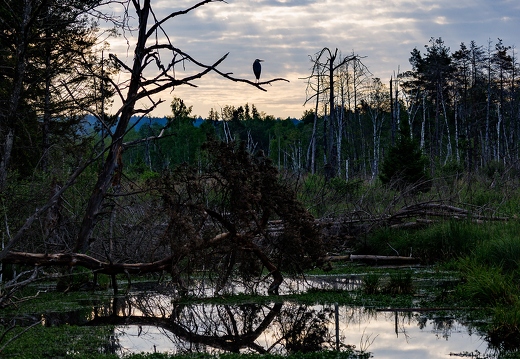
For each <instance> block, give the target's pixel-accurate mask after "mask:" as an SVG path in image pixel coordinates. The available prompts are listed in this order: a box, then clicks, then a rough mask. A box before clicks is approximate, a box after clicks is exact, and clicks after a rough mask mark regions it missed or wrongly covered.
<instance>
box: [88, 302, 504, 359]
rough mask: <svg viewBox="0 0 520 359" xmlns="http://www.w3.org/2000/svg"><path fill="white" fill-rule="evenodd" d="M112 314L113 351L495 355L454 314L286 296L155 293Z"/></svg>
mask: <svg viewBox="0 0 520 359" xmlns="http://www.w3.org/2000/svg"><path fill="white" fill-rule="evenodd" d="M150 299H151V302H150V301H149V300H150ZM456 317H458V318H459V319H456ZM117 318H119V319H116V318H114V317H113V316H112V319H115V320H112V321H110V322H111V323H112V324H116V327H115V331H114V337H113V338H114V345H113V347H114V348H115V352H116V353H117V354H127V353H139V352H155V351H156V352H167V353H187V352H209V353H219V352H223V351H233V352H237V351H240V352H251V353H282V354H283V353H287V351H295V350H303V351H306V350H320V349H329V350H330V349H338V348H339V349H340V350H342V349H345V347H346V346H352V345H354V346H355V348H356V349H357V350H362V351H364V352H370V353H371V354H372V355H373V357H374V358H420V359H438V358H450V357H454V356H459V357H460V356H461V355H462V354H470V353H471V354H476V353H481V356H480V357H481V358H482V357H487V358H494V357H496V356H495V355H494V353H493V352H492V351H491V350H490V349H489V348H488V344H487V342H486V341H485V340H484V339H483V335H482V334H481V333H478V332H477V331H476V330H475V329H473V327H472V325H471V323H465V322H463V319H460V316H457V313H451V314H446V313H442V315H441V313H435V312H428V313H420V312H385V311H374V310H368V309H366V308H362V307H348V306H335V305H315V306H305V305H301V304H297V303H292V302H284V303H272V304H268V305H257V304H244V305H214V304H204V305H203V304H198V305H189V306H178V305H177V306H176V305H172V304H171V303H169V302H168V299H167V298H166V297H161V296H160V295H155V296H148V299H147V300H145V299H144V298H143V297H141V299H136V298H134V299H132V300H131V301H128V300H126V301H125V302H124V303H120V304H119V309H118V315H117ZM105 319H106V318H105ZM96 320H99V324H101V323H103V322H106V323H108V321H104V320H103V318H94V319H93V321H94V322H95V321H96ZM484 355H485V356H484ZM468 356H469V355H468Z"/></svg>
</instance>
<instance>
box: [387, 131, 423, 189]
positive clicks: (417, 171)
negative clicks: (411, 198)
mask: <svg viewBox="0 0 520 359" xmlns="http://www.w3.org/2000/svg"><path fill="white" fill-rule="evenodd" d="M405 124H406V121H403V122H402V126H401V129H400V134H399V136H398V138H397V142H396V144H395V146H393V147H391V148H390V150H389V151H388V154H387V155H386V157H385V158H384V160H383V163H382V164H381V172H380V173H379V178H380V179H381V182H383V184H388V185H391V186H395V187H397V188H403V187H404V186H407V185H414V184H418V183H419V182H426V181H427V180H428V179H429V176H428V175H427V173H426V168H427V167H426V166H427V164H428V160H427V159H426V157H425V156H424V155H423V153H422V151H421V148H420V147H419V144H418V143H417V141H415V140H413V139H412V138H411V137H410V132H409V128H408V127H407V126H405ZM425 188H426V187H423V188H422V189H425Z"/></svg>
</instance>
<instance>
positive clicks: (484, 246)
mask: <svg viewBox="0 0 520 359" xmlns="http://www.w3.org/2000/svg"><path fill="white" fill-rule="evenodd" d="M505 226H507V227H511V228H506V229H505V230H501V231H499V232H498V233H497V235H495V236H493V238H492V239H490V240H488V241H485V242H483V243H481V244H480V245H479V246H476V247H475V250H474V251H473V255H472V257H473V258H475V260H476V261H477V262H479V263H484V264H486V265H489V266H492V267H497V268H501V269H502V270H504V271H505V272H507V273H515V272H516V273H520V238H518V232H517V231H518V230H519V226H518V225H513V224H510V225H505Z"/></svg>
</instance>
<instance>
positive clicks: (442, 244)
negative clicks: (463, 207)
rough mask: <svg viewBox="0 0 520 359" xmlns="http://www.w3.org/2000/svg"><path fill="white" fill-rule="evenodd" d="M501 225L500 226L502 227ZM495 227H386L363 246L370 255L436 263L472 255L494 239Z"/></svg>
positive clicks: (462, 224) (464, 223)
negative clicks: (399, 256) (416, 259)
mask: <svg viewBox="0 0 520 359" xmlns="http://www.w3.org/2000/svg"><path fill="white" fill-rule="evenodd" d="M499 226H500V225H499ZM493 228H495V227H494V225H491V224H488V225H486V224H482V225H480V226H475V225H474V224H473V223H472V222H471V221H469V220H468V221H464V220H462V221H457V220H452V221H447V222H440V223H439V224H435V225H431V226H428V227H427V228H424V229H422V230H419V231H418V230H398V229H392V228H382V229H380V230H377V231H375V232H374V233H372V234H370V235H369V237H368V239H367V240H366V241H365V242H363V246H360V249H359V250H360V251H362V252H363V253H367V254H380V255H395V254H396V251H397V253H398V254H399V255H402V256H409V255H413V256H414V257H418V258H421V259H422V260H423V262H424V263H436V262H439V261H440V262H443V261H448V260H450V259H455V258H460V257H463V256H466V255H468V254H469V253H471V251H472V250H473V249H474V248H475V247H476V246H477V245H478V244H480V243H483V242H485V241H486V240H488V239H489V238H490V235H491V232H489V230H491V229H493Z"/></svg>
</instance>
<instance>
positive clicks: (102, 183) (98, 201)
mask: <svg viewBox="0 0 520 359" xmlns="http://www.w3.org/2000/svg"><path fill="white" fill-rule="evenodd" d="M149 13H150V0H145V1H144V2H143V5H142V8H141V9H140V11H139V12H138V14H139V35H138V39H137V45H136V49H135V57H134V64H133V67H132V77H131V79H130V84H129V88H128V93H127V96H126V100H125V103H124V107H123V111H122V112H121V117H120V119H119V122H118V124H117V128H116V130H115V132H114V134H113V137H112V143H111V144H110V147H109V150H108V151H109V152H108V156H107V158H106V160H105V164H104V166H103V169H102V170H101V173H100V174H99V176H98V180H97V183H96V185H95V187H94V190H93V192H92V194H91V195H90V199H89V201H88V204H87V208H86V210H85V215H84V217H83V221H82V223H81V227H80V231H79V234H78V238H77V240H76V245H75V247H74V251H75V252H80V253H85V252H86V251H87V250H88V244H89V239H90V236H91V234H92V231H93V229H94V226H95V222H96V219H97V218H96V217H97V215H98V213H99V210H100V208H101V205H102V204H103V200H104V199H105V195H106V193H107V191H108V188H109V187H110V185H111V184H112V178H113V175H114V173H115V171H116V170H119V171H121V168H118V163H120V162H119V161H120V158H121V155H122V151H123V137H124V135H125V133H126V129H127V127H128V123H129V122H130V118H131V117H132V115H133V114H134V107H135V102H136V98H137V93H138V90H139V87H140V84H141V72H142V61H143V57H144V50H145V45H146V39H147V34H146V25H147V22H148V15H149Z"/></svg>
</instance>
